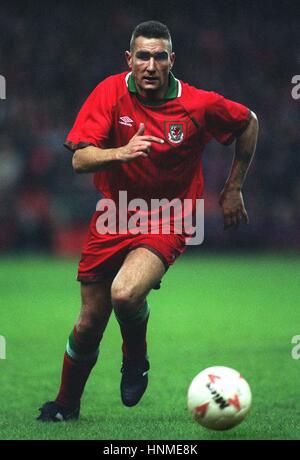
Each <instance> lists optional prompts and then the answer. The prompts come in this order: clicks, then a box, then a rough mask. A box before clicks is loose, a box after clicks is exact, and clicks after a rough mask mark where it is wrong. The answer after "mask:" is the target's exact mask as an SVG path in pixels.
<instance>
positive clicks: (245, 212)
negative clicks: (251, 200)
mask: <svg viewBox="0 0 300 460" xmlns="http://www.w3.org/2000/svg"><path fill="white" fill-rule="evenodd" d="M241 214H242V216H243V219H244V222H245V224H247V225H248V224H249V217H248V214H247V211H246V209H245V208H243V209H241Z"/></svg>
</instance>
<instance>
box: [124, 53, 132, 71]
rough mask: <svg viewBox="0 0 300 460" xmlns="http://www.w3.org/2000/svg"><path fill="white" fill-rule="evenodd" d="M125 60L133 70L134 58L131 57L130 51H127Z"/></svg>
mask: <svg viewBox="0 0 300 460" xmlns="http://www.w3.org/2000/svg"><path fill="white" fill-rule="evenodd" d="M125 59H126V62H127V65H128V67H129V68H130V69H132V56H131V53H130V51H125Z"/></svg>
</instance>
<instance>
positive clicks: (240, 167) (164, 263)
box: [38, 21, 258, 421]
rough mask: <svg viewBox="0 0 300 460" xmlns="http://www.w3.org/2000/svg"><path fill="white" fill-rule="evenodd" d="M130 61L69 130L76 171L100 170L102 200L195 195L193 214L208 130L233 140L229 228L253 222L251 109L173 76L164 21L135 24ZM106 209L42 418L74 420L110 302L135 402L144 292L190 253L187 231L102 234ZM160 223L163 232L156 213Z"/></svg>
mask: <svg viewBox="0 0 300 460" xmlns="http://www.w3.org/2000/svg"><path fill="white" fill-rule="evenodd" d="M126 59H127V63H128V66H129V69H130V72H124V73H122V74H119V75H114V76H111V77H109V78H107V79H106V80H104V81H103V82H101V83H100V84H99V85H98V86H97V87H96V89H95V90H94V91H93V92H92V93H91V95H90V96H89V97H88V99H87V100H86V102H85V103H84V105H83V107H82V108H81V110H80V112H79V115H78V117H77V119H76V122H75V124H74V126H73V128H72V130H71V132H70V133H69V135H68V137H67V140H66V143H65V145H66V146H67V147H68V148H70V149H71V150H72V151H73V152H74V156H73V168H74V170H75V171H76V172H78V173H95V175H94V183H95V185H96V187H97V188H98V189H99V190H100V191H101V193H102V195H103V197H104V199H106V200H109V199H110V200H113V202H114V203H116V209H119V208H120V203H118V200H119V191H126V192H127V194H128V199H130V200H131V199H136V198H142V199H144V200H146V202H147V203H149V202H150V200H151V199H153V198H159V199H160V198H167V199H168V200H172V199H174V198H176V199H180V200H182V201H183V200H186V199H190V200H192V202H193V212H194V211H195V209H194V203H195V200H196V199H197V198H201V197H202V196H203V177H202V166H201V156H202V152H203V150H204V147H205V145H206V144H207V143H208V142H209V141H210V140H211V139H212V138H215V139H217V140H218V141H219V142H221V143H222V144H229V143H231V142H233V140H235V139H236V151H235V156H234V159H233V163H232V167H231V171H230V174H229V177H228V179H227V181H226V184H225V186H224V188H223V191H222V192H221V197H220V205H221V207H222V210H223V214H224V228H229V227H235V228H237V227H238V226H239V223H240V221H241V220H244V221H245V222H246V223H248V216H247V212H246V210H245V207H244V203H243V197H242V192H241V190H242V186H243V183H244V180H245V176H246V173H247V170H248V168H249V165H250V162H251V159H252V156H253V153H254V150H255V146H256V139H257V132H258V124H257V118H256V116H255V114H254V113H253V112H251V111H250V110H249V109H247V108H246V107H245V106H243V105H241V104H238V103H235V102H232V101H229V100H227V99H225V98H223V97H222V96H220V95H218V94H216V93H213V92H206V91H202V90H199V89H196V88H194V87H191V86H189V85H188V84H186V83H183V82H182V81H179V80H177V79H176V78H175V77H174V75H173V74H172V73H171V69H172V67H173V65H174V61H175V54H174V52H173V51H172V42H171V37H170V33H169V30H168V28H167V27H166V26H165V25H163V24H161V23H159V22H156V21H148V22H145V23H141V24H139V25H138V26H137V27H136V28H135V30H134V32H133V34H132V38H131V43H130V51H126ZM103 211H104V208H103V207H101V201H100V204H99V208H97V211H96V212H95V214H94V216H93V218H92V220H91V223H90V227H89V233H88V236H87V239H86V241H85V244H84V247H83V251H82V256H81V260H80V263H79V269H78V280H79V281H80V282H81V297H82V306H81V311H80V315H79V318H78V320H77V322H76V325H75V327H74V330H73V331H72V332H71V334H70V337H69V340H68V343H67V349H66V352H65V355H64V363H63V370H62V380H61V386H60V389H59V392H58V395H57V397H56V399H55V400H54V401H51V402H47V403H46V404H44V406H43V407H42V408H41V409H40V411H41V413H40V416H39V417H38V419H39V420H42V421H61V420H69V419H72V418H78V416H79V411H80V399H81V396H82V393H83V390H84V386H85V383H86V381H87V379H88V376H89V374H90V372H91V370H92V368H93V366H94V365H95V363H96V360H97V356H98V352H99V344H100V341H101V338H102V336H103V333H104V330H105V328H106V325H107V323H108V320H109V317H110V314H111V312H112V310H114V313H115V315H116V318H117V320H118V322H119V325H120V330H121V334H122V338H123V345H122V353H123V357H122V369H121V372H122V379H121V398H122V401H123V403H124V404H125V405H126V406H134V405H135V404H137V403H138V402H139V400H140V399H141V397H142V395H143V394H144V392H145V390H146V387H147V384H148V370H149V361H148V356H147V344H146V329H147V321H148V318H149V308H148V304H147V300H146V299H147V295H148V293H149V292H150V291H151V289H153V288H154V289H155V288H158V287H159V283H160V280H161V279H162V277H163V275H164V273H165V271H166V270H167V268H168V267H169V266H170V265H172V264H173V262H174V260H175V259H176V258H177V257H178V256H179V255H180V254H181V253H182V252H183V251H184V248H185V241H186V240H185V235H184V234H183V233H182V234H180V233H176V232H169V234H165V233H163V232H162V231H159V232H153V233H151V232H150V231H149V232H148V233H140V234H134V233H129V231H127V232H126V231H125V232H121V231H119V230H118V229H117V230H116V231H111V232H109V233H105V232H101V231H99V225H98V224H99V217H100V216H101V215H102V213H103ZM129 214H130V213H128V215H126V218H128V216H129ZM150 214H151V213H149V215H148V218H149V217H150ZM123 217H124V215H123ZM120 220H122V218H121V219H119V220H118V222H117V223H118V224H120ZM157 224H158V227H159V228H160V230H161V224H162V222H161V220H160V218H158V221H157ZM173 224H174V222H173ZM171 227H172V225H171ZM173 227H174V225H173ZM118 228H119V227H118Z"/></svg>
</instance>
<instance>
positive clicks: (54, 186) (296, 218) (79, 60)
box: [0, 0, 300, 256]
mask: <svg viewBox="0 0 300 460" xmlns="http://www.w3.org/2000/svg"><path fill="white" fill-rule="evenodd" d="M299 17H300V15H299V3H298V2H297V1H281V2H277V1H232V0H229V1H221V0H214V1H187V2H175V1H173V2H169V1H159V2H158V1H151V2H142V3H139V2H125V1H98V2H95V1H92V2H88V6H87V7H84V6H83V4H81V3H80V2H64V1H62V2H55V5H54V4H52V3H51V2H25V1H24V2H22V1H19V2H7V3H6V2H1V14H0V73H1V74H2V75H3V76H5V78H6V81H7V99H6V100H5V101H0V163H1V168H0V190H1V204H0V216H1V226H0V247H1V251H2V252H5V253H14V252H16V253H19V252H23V251H42V252H46V253H54V254H60V255H75V256H77V255H78V254H79V251H80V246H81V241H82V236H83V235H84V232H85V231H86V228H87V223H88V221H89V218H90V216H91V214H92V212H93V211H94V209H95V204H96V201H97V198H98V195H97V192H96V191H95V190H94V189H93V186H92V184H91V176H89V175H88V176H84V175H76V174H74V173H73V171H72V167H71V153H70V152H69V151H67V150H66V149H65V148H64V147H63V146H62V144H63V141H64V139H65V136H66V134H67V133H68V130H69V129H70V128H71V126H72V123H73V122H74V119H75V116H76V114H77V112H78V110H79V108H80V106H81V104H82V103H83V101H84V99H85V98H86V97H87V95H88V94H89V93H90V92H91V90H92V89H93V88H94V87H95V86H96V85H97V83H98V82H99V81H101V80H102V79H103V78H105V77H106V76H108V75H110V74H113V73H116V72H121V71H123V70H125V69H126V65H125V60H124V50H125V49H127V48H128V43H129V39H130V34H131V31H132V29H133V27H134V26H135V25H136V24H137V23H139V22H140V21H142V20H147V19H149V18H150V19H151V18H152V19H159V20H161V21H163V22H166V23H167V24H168V26H169V28H170V30H171V33H172V34H173V42H174V50H175V52H176V54H177V60H176V64H175V68H174V73H175V74H176V76H177V77H178V78H181V79H183V80H184V81H187V82H190V83H192V84H194V85H196V86H199V87H201V88H204V89H207V90H215V91H218V92H220V93H222V94H223V95H224V96H226V97H228V98H231V99H233V100H236V101H240V102H242V103H244V104H246V105H248V106H249V107H250V108H251V109H252V110H254V111H255V112H256V113H257V115H258V117H259V121H260V136H259V144H258V147H257V154H256V157H255V160H254V163H253V165H252V167H251V171H250V174H249V176H248V178H247V181H246V185H245V188H244V198H245V202H246V206H247V209H248V212H249V216H250V221H251V223H250V225H249V227H247V228H245V227H243V228H242V229H240V230H239V231H238V232H235V231H228V232H225V233H224V232H223V229H222V216H221V213H220V209H219V206H218V203H217V202H218V194H219V192H220V190H221V187H222V185H223V183H224V181H225V179H226V175H227V172H228V169H229V166H230V163H231V157H232V155H231V152H232V149H228V148H227V149H226V148H223V147H222V146H220V145H218V144H217V143H216V142H212V143H211V144H210V145H209V147H208V149H207V151H206V155H205V173H206V195H205V212H206V213H205V242H204V244H203V245H202V246H201V247H200V250H202V251H203V250H210V251H214V250H219V249H222V250H223V249H224V250H225V249H228V248H229V249H231V250H233V249H234V250H236V249H251V250H254V249H259V250H262V249H263V250H271V251H282V250H290V251H295V250H299V248H300V233H299V223H300V213H299V209H300V185H299V179H298V176H299V170H300V155H299V141H300V129H299V104H300V103H299V101H296V100H293V99H292V97H291V89H292V84H291V79H292V77H293V75H295V74H297V73H299V64H300V51H299V33H298V35H297V31H298V32H299V29H298V28H299ZM198 249H199V248H193V249H189V250H190V251H195V250H198Z"/></svg>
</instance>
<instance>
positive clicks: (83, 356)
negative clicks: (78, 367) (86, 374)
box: [66, 330, 99, 361]
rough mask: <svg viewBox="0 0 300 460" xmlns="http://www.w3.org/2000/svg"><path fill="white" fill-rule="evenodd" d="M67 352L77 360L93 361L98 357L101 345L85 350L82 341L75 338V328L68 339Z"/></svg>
mask: <svg viewBox="0 0 300 460" xmlns="http://www.w3.org/2000/svg"><path fill="white" fill-rule="evenodd" d="M66 352H67V354H68V355H69V356H70V358H72V359H74V360H75V361H93V360H95V359H97V357H98V354H99V347H97V348H95V349H94V350H89V351H86V350H83V349H82V347H81V346H80V343H79V342H78V341H77V340H76V339H75V337H74V330H73V331H72V332H71V334H70V336H69V339H68V341H67V345H66Z"/></svg>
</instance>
